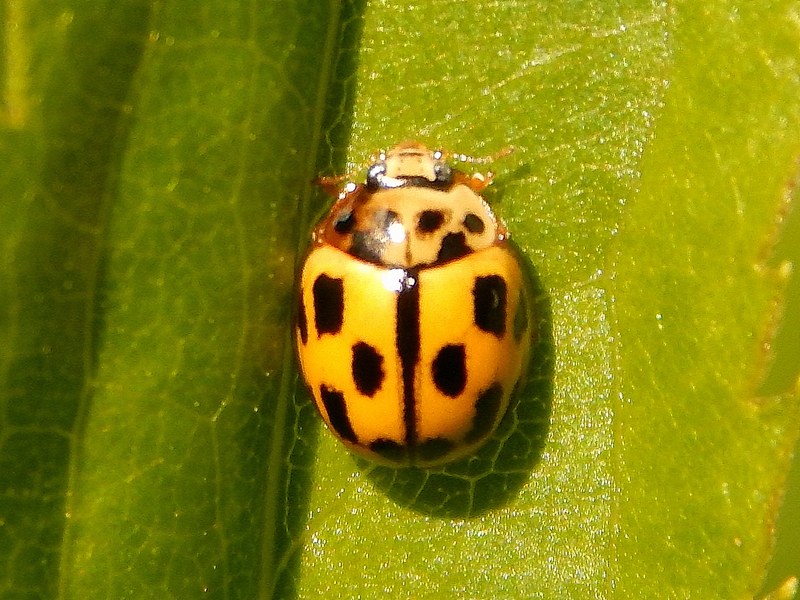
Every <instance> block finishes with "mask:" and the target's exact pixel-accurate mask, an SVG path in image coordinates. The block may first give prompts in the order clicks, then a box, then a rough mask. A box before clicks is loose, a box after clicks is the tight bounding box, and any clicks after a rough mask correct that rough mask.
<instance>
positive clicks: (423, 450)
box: [416, 437, 455, 463]
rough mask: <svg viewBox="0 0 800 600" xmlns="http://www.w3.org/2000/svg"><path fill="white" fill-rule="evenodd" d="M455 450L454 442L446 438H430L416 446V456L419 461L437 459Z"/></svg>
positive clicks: (424, 461)
mask: <svg viewBox="0 0 800 600" xmlns="http://www.w3.org/2000/svg"><path fill="white" fill-rule="evenodd" d="M453 450H455V442H453V441H452V440H448V439H447V438H441V437H437V438H431V439H429V440H425V441H424V442H421V443H420V444H419V445H418V446H417V453H416V457H417V460H418V461H419V462H421V463H426V462H434V461H438V460H440V459H442V458H444V457H445V456H447V455H448V454H450V453H452V452H453Z"/></svg>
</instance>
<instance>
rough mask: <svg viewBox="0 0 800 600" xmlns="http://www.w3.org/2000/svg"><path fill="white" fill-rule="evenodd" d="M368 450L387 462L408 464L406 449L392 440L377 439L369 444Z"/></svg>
mask: <svg viewBox="0 0 800 600" xmlns="http://www.w3.org/2000/svg"><path fill="white" fill-rule="evenodd" d="M369 449H370V450H372V451H373V452H374V453H375V454H377V455H378V456H382V457H383V458H385V459H386V460H387V461H390V462H393V463H398V464H399V463H404V462H408V449H407V448H406V447H405V446H402V445H400V444H398V443H397V442H395V441H394V440H387V439H386V438H380V439H377V440H375V441H374V442H371V443H370V445H369Z"/></svg>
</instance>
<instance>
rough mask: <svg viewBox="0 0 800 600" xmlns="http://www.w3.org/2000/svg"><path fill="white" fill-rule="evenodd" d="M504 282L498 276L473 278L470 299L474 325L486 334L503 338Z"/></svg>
mask: <svg viewBox="0 0 800 600" xmlns="http://www.w3.org/2000/svg"><path fill="white" fill-rule="evenodd" d="M506 295H507V291H506V282H505V280H504V279H503V278H502V277H500V275H485V276H481V277H476V278H475V286H474V287H473V288H472V299H473V302H474V308H475V325H477V326H478V327H480V328H481V329H482V330H483V331H486V332H487V333H493V334H495V335H496V336H497V337H503V335H504V334H505V332H506Z"/></svg>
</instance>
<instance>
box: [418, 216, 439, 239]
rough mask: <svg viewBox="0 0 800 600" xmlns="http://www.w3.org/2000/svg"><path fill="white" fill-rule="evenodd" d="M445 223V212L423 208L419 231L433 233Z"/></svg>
mask: <svg viewBox="0 0 800 600" xmlns="http://www.w3.org/2000/svg"><path fill="white" fill-rule="evenodd" d="M442 225H444V213H443V212H442V211H440V210H423V211H422V212H421V213H419V219H418V220H417V232H418V233H422V234H425V233H433V232H434V231H436V230H438V229H439V228H440V227H441V226H442Z"/></svg>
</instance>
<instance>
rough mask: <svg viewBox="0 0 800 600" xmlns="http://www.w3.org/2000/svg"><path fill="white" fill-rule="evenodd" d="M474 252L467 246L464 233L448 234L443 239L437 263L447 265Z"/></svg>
mask: <svg viewBox="0 0 800 600" xmlns="http://www.w3.org/2000/svg"><path fill="white" fill-rule="evenodd" d="M470 252H472V248H470V247H469V246H468V245H467V238H466V236H465V235H464V232H462V231H459V232H458V233H448V234H447V235H446V236H444V238H442V245H441V246H440V247H439V255H438V256H437V257H436V263H437V264H441V263H446V262H449V261H451V260H455V259H456V258H461V257H462V256H466V255H467V254H469V253H470Z"/></svg>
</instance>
